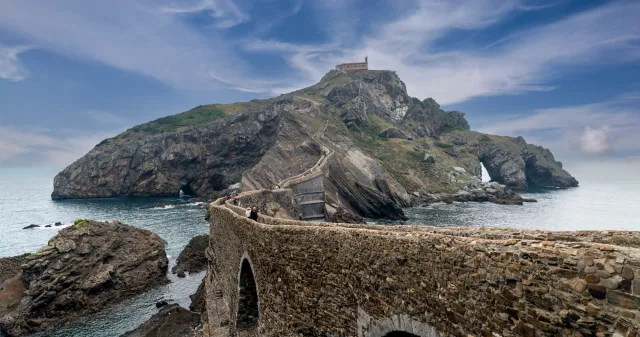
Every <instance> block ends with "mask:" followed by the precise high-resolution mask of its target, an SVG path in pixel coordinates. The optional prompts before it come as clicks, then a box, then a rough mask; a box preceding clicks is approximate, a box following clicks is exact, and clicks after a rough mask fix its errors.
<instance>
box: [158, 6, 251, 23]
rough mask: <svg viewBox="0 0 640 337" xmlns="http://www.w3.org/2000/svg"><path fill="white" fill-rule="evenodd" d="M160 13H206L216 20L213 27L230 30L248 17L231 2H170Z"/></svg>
mask: <svg viewBox="0 0 640 337" xmlns="http://www.w3.org/2000/svg"><path fill="white" fill-rule="evenodd" d="M160 11H161V12H164V13H172V14H191V13H197V12H208V13H209V15H210V16H211V17H212V18H214V19H215V20H216V22H215V23H214V25H215V26H216V27H218V28H230V27H233V26H235V25H238V24H240V23H242V22H245V21H247V20H249V16H248V15H247V14H246V13H244V12H243V11H242V10H240V8H238V6H237V5H236V4H235V3H234V2H233V1H232V0H198V1H175V2H173V1H172V2H171V3H169V4H167V5H166V6H163V7H161V8H160Z"/></svg>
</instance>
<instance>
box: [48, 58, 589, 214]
mask: <svg viewBox="0 0 640 337" xmlns="http://www.w3.org/2000/svg"><path fill="white" fill-rule="evenodd" d="M481 162H482V163H483V164H484V166H485V167H486V168H487V170H488V172H489V174H490V175H491V177H492V179H493V180H495V181H497V182H499V183H502V184H505V185H507V186H508V187H512V188H526V187H532V186H533V187H556V188H566V187H573V186H577V185H578V182H577V181H576V180H575V179H574V178H573V177H572V176H571V175H570V174H569V173H568V172H566V171H565V170H563V169H562V164H561V163H560V162H558V161H556V160H555V158H554V157H553V155H552V154H551V152H550V151H549V150H547V149H544V148H541V147H538V146H535V145H532V144H527V143H526V142H525V140H524V139H523V138H522V137H517V138H513V137H500V136H493V135H485V134H481V133H477V132H474V131H471V130H470V127H469V124H468V123H467V121H466V120H465V118H464V114H463V113H461V112H458V111H444V110H442V109H441V108H440V106H439V105H438V104H437V103H436V102H435V101H434V100H433V99H431V98H427V99H425V100H422V101H421V100H419V99H416V98H412V97H410V96H409V95H408V94H407V92H406V88H405V85H404V83H403V82H402V81H401V80H400V78H399V77H398V76H397V75H396V74H395V73H393V72H391V71H382V70H370V71H356V72H342V71H335V70H332V71H330V72H329V73H327V74H326V75H325V76H324V77H323V78H322V80H321V81H320V82H319V83H317V84H315V85H313V86H311V87H308V88H304V89H301V90H298V91H295V92H292V93H290V94H286V95H281V96H278V97H275V98H271V99H266V100H253V101H249V102H244V103H234V104H226V105H220V104H214V105H205V106H199V107H196V108H194V109H192V110H189V111H186V112H183V113H181V114H178V115H174V116H169V117H164V118H160V119H158V120H155V121H152V122H149V123H146V124H142V125H139V126H136V127H134V128H131V129H129V130H127V131H126V132H124V133H122V134H120V135H118V136H117V137H114V138H110V139H106V140H104V141H103V142H101V143H100V144H98V145H97V146H96V147H95V148H94V149H92V150H91V151H90V152H89V153H88V154H87V155H85V156H84V157H83V158H80V159H79V160H77V161H76V162H75V163H73V164H71V165H70V166H69V167H67V168H65V169H64V170H63V171H62V172H60V173H59V174H58V175H57V176H56V177H55V180H54V191H53V193H52V198H53V199H66V198H94V197H113V196H163V195H177V194H178V193H179V191H180V190H182V191H184V192H186V193H188V194H194V195H200V196H211V197H214V196H218V195H222V194H224V193H227V192H228V191H229V190H230V189H233V188H235V186H237V184H238V183H242V188H243V190H245V191H246V190H258V189H271V188H273V187H274V186H275V185H276V184H280V186H284V185H292V186H294V185H296V186H297V185H299V184H298V183H299V182H300V181H297V180H296V178H300V177H304V180H305V181H307V180H308V179H307V178H309V177H312V176H313V178H315V179H317V180H318V181H319V182H321V183H322V185H323V189H324V201H325V202H326V203H327V204H329V205H331V206H332V207H342V208H344V209H346V210H349V211H351V212H354V213H357V214H359V215H362V216H367V217H389V218H395V219H401V218H403V217H404V215H403V212H402V207H404V206H408V205H411V204H413V203H416V202H420V200H421V198H422V197H423V196H425V195H427V194H429V193H456V192H457V191H461V190H464V189H469V188H470V187H469V186H472V185H473V184H476V183H477V179H478V178H479V177H480V176H481V165H480V163H481ZM319 167H321V169H318V168H319ZM454 168H455V169H454ZM462 169H464V170H462ZM320 172H321V173H322V174H320ZM314 175H317V176H314ZM293 182H296V183H293ZM301 188H302V187H301ZM299 192H300V193H304V192H301V191H299ZM311 192H313V191H311ZM316 197H317V196H316ZM316 197H311V198H313V200H309V201H319V200H320V199H319V198H316ZM298 198H299V199H300V200H302V199H301V198H305V197H303V196H302V195H300V196H299V197H298ZM301 202H304V201H301ZM310 208H311V207H310ZM310 215H314V214H310Z"/></svg>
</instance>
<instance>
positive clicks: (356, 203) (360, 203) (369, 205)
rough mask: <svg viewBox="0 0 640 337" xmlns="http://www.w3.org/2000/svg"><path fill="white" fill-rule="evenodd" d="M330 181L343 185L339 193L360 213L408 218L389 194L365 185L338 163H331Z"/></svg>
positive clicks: (374, 216) (335, 184)
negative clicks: (349, 175) (348, 174)
mask: <svg viewBox="0 0 640 337" xmlns="http://www.w3.org/2000/svg"><path fill="white" fill-rule="evenodd" d="M329 181H330V182H331V183H332V184H333V186H341V188H340V189H339V192H338V193H339V194H340V195H341V196H342V197H343V198H344V199H345V200H348V203H349V205H350V206H351V207H352V208H353V209H355V210H356V211H358V212H359V213H360V214H366V215H368V216H370V217H373V218H383V217H387V218H389V219H399V220H407V217H406V216H405V215H404V212H403V211H402V208H401V207H400V205H398V204H397V203H395V202H394V201H393V200H392V199H391V198H390V197H389V196H387V195H385V194H383V193H382V192H380V191H379V190H378V189H376V188H375V187H373V186H370V185H364V184H362V183H360V182H358V181H356V180H355V178H353V177H351V178H349V177H347V175H346V174H345V172H344V170H343V169H342V168H341V167H339V166H338V165H330V169H329Z"/></svg>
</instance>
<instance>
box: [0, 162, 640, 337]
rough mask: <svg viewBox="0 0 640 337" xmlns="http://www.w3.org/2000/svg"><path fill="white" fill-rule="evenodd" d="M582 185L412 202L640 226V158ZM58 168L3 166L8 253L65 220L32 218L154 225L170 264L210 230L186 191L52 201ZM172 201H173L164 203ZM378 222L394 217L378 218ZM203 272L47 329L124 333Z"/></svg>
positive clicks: (430, 213)
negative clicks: (501, 197) (506, 200)
mask: <svg viewBox="0 0 640 337" xmlns="http://www.w3.org/2000/svg"><path fill="white" fill-rule="evenodd" d="M568 170H569V172H571V173H572V174H573V175H574V176H575V177H576V178H577V179H578V180H579V181H580V187H578V188H573V189H567V190H549V189H547V190H529V191H526V192H525V193H523V195H525V196H528V197H534V198H536V199H538V202H537V203H527V204H525V205H522V206H512V205H509V206H507V205H495V204H490V203H454V204H436V205H431V206H428V207H415V208H409V209H406V210H405V212H406V214H407V216H408V217H409V221H408V223H409V224H415V225H425V224H426V225H435V226H503V227H513V228H525V229H543V230H586V229H592V230H640V175H639V173H640V161H631V160H629V161H625V160H622V161H609V162H595V163H588V164H583V165H574V166H572V167H569V168H568ZM56 173H57V170H48V169H46V170H45V169H0V233H2V235H1V236H0V256H14V255H18V254H22V253H26V252H34V251H35V250H37V249H38V248H39V247H41V246H42V245H45V244H46V243H47V241H48V240H49V239H50V238H51V237H52V236H53V235H55V234H56V232H57V231H58V230H59V227H52V228H37V229H31V230H23V229H22V228H23V227H24V226H27V225H29V224H39V225H45V224H53V223H54V222H57V221H59V222H62V223H66V224H68V223H71V222H73V220H75V219H78V218H90V219H96V220H120V221H122V222H124V223H127V224H130V225H134V226H138V227H141V228H146V229H149V230H152V231H154V232H156V233H158V235H160V236H161V237H162V238H163V239H164V240H166V241H167V247H166V250H167V255H168V256H169V261H170V267H171V266H172V265H173V264H174V263H175V259H176V257H177V255H178V254H179V253H180V251H181V249H182V248H183V247H184V245H186V244H187V242H188V241H189V240H190V239H191V238H192V237H193V236H196V235H198V234H202V233H207V231H208V224H207V222H206V221H205V220H204V210H203V209H202V208H200V207H198V206H197V205H195V204H194V203H190V202H188V201H187V200H185V199H184V198H177V197H176V198H112V199H93V200H64V201H52V200H51V198H50V194H51V191H52V188H53V187H52V185H53V177H54V175H55V174H56ZM167 205H169V207H168V208H164V206H167ZM371 222H377V223H387V224H394V222H385V221H380V220H372V221H371ZM202 277H203V274H202V273H201V274H198V275H191V276H188V277H187V278H184V279H179V278H176V277H175V276H173V275H172V274H169V279H170V280H171V281H172V282H171V283H170V284H168V285H166V286H163V287H159V288H156V289H154V290H152V291H149V292H147V293H145V294H142V295H139V296H137V297H134V298H132V299H129V300H126V301H123V302H120V303H117V304H115V305H114V306H112V307H109V308H108V309H106V310H104V311H102V312H100V313H98V314H95V315H92V316H89V317H86V318H85V319H83V320H82V322H80V323H77V324H75V325H71V326H69V327H65V328H62V329H59V330H57V331H55V332H52V333H47V334H41V335H40V336H47V337H85V336H100V337H112V336H114V337H115V336H120V335H121V334H122V333H124V332H126V331H129V330H131V329H134V328H135V327H137V326H138V325H139V324H141V323H143V322H144V321H145V320H146V319H148V318H149V317H150V316H151V315H152V314H153V313H155V312H157V309H156V308H155V303H156V302H157V301H159V300H161V299H173V300H175V301H176V302H177V303H179V304H181V305H183V306H185V307H186V306H188V305H189V303H190V301H189V298H188V296H189V295H190V294H193V293H194V292H195V291H196V289H197V287H198V285H199V283H200V280H201V279H202Z"/></svg>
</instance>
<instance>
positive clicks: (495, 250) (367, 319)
mask: <svg viewBox="0 0 640 337" xmlns="http://www.w3.org/2000/svg"><path fill="white" fill-rule="evenodd" d="M242 212H243V209H242V208H239V207H234V206H232V205H228V204H227V205H225V204H224V203H223V202H222V201H221V200H219V201H217V202H216V203H214V204H212V206H211V208H210V214H211V235H210V249H211V250H212V252H213V254H212V255H213V261H212V264H211V267H210V270H209V272H210V274H211V275H212V276H213V277H212V278H211V282H208V286H210V287H213V286H216V287H219V289H220V290H221V291H222V295H223V298H224V302H225V303H226V305H227V306H228V308H227V309H228V310H223V311H222V312H224V314H225V315H228V317H227V318H226V320H225V321H226V322H236V314H237V311H238V308H237V305H238V275H239V269H240V266H241V262H242V260H243V256H248V257H249V259H250V262H251V267H252V271H253V273H254V276H255V281H256V284H257V294H258V297H259V299H258V304H259V328H258V330H259V332H260V333H261V334H262V335H264V336H300V335H303V336H371V337H382V336H384V334H386V333H388V332H390V331H395V330H402V331H408V332H412V333H414V334H416V335H418V336H430V337H433V336H462V337H467V336H477V337H479V336H492V337H498V336H505V337H506V336H635V335H636V332H637V331H638V329H639V328H640V311H639V310H640V250H638V248H637V247H639V245H640V234H639V233H638V232H544V231H520V230H510V229H491V228H469V227H464V228H463V227H460V228H451V227H450V228H438V227H428V226H366V225H352V224H329V223H321V222H319V223H309V222H301V221H294V220H282V219H274V218H270V217H267V216H265V215H261V216H260V219H259V220H260V221H261V222H264V223H259V222H254V221H252V220H250V219H247V218H245V217H244V216H242V215H241V214H243V213H242ZM207 302H210V301H207ZM210 310H211V309H210ZM228 327H229V330H230V331H229V332H230V333H234V331H235V326H234V324H228Z"/></svg>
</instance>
